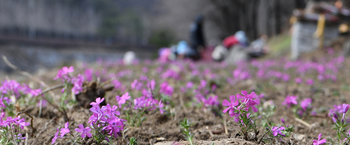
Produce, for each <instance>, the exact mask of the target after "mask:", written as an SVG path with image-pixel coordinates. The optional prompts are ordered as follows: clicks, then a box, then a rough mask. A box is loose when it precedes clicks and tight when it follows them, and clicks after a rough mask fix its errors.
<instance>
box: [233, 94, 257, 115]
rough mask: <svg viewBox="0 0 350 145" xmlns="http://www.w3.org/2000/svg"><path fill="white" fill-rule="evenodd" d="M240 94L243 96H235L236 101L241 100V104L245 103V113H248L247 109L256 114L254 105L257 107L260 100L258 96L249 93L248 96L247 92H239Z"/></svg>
mask: <svg viewBox="0 0 350 145" xmlns="http://www.w3.org/2000/svg"><path fill="white" fill-rule="evenodd" d="M241 93H242V95H243V96H241V95H240V94H237V95H236V96H237V98H238V99H243V100H242V103H243V102H245V103H246V111H248V110H249V108H252V109H253V111H254V112H257V111H258V109H257V108H256V107H255V105H259V104H260V100H259V98H258V96H257V95H256V94H255V92H251V93H250V94H248V93H247V91H241ZM255 98H256V99H255ZM254 99H255V100H254Z"/></svg>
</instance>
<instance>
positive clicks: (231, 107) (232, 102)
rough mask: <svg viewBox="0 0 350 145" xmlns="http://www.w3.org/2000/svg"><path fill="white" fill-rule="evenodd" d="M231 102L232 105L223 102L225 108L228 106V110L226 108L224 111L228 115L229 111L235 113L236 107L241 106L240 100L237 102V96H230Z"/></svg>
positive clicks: (225, 101)
mask: <svg viewBox="0 0 350 145" xmlns="http://www.w3.org/2000/svg"><path fill="white" fill-rule="evenodd" d="M230 101H231V103H230V102H229V101H227V100H226V99H225V100H224V101H222V105H223V106H228V108H226V109H225V110H224V111H222V112H223V113H226V112H227V111H229V110H233V111H234V110H235V106H237V105H238V104H239V102H238V99H237V100H236V97H235V95H231V96H230Z"/></svg>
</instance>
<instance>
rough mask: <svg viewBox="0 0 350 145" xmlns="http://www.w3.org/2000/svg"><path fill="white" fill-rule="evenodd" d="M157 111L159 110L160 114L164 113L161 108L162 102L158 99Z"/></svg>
mask: <svg viewBox="0 0 350 145" xmlns="http://www.w3.org/2000/svg"><path fill="white" fill-rule="evenodd" d="M158 104H159V106H158V107H159V111H160V114H163V113H164V110H163V109H162V108H163V107H164V104H163V103H162V101H159V103H158Z"/></svg>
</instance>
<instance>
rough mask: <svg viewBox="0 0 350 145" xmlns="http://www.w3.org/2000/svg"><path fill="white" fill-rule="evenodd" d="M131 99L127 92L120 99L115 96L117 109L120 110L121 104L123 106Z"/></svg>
mask: <svg viewBox="0 0 350 145" xmlns="http://www.w3.org/2000/svg"><path fill="white" fill-rule="evenodd" d="M130 98H131V97H130V96H129V92H126V93H125V94H124V95H123V96H122V97H119V96H115V99H116V100H117V102H118V104H119V108H121V106H122V104H125V102H126V101H127V100H129V99H130Z"/></svg>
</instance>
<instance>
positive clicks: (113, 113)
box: [80, 98, 125, 138]
mask: <svg viewBox="0 0 350 145" xmlns="http://www.w3.org/2000/svg"><path fill="white" fill-rule="evenodd" d="M103 101H104V98H102V99H101V98H97V99H96V102H92V103H91V104H90V105H91V106H92V108H90V111H91V112H93V115H91V117H90V118H89V121H88V122H89V123H90V126H91V127H92V128H93V129H94V130H96V131H97V132H96V135H97V134H101V135H103V136H105V135H110V136H114V137H115V138H116V137H118V135H120V131H122V130H123V129H124V122H125V120H124V119H120V118H118V117H117V116H119V115H120V112H119V111H117V109H118V107H117V106H114V105H113V107H111V105H110V104H107V105H106V106H102V108H100V103H101V102H103ZM82 128H83V127H81V128H80V129H81V130H80V131H83V132H85V134H87V133H86V131H87V130H89V129H86V128H85V129H82ZM87 135H88V136H89V134H87Z"/></svg>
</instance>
